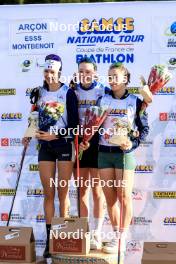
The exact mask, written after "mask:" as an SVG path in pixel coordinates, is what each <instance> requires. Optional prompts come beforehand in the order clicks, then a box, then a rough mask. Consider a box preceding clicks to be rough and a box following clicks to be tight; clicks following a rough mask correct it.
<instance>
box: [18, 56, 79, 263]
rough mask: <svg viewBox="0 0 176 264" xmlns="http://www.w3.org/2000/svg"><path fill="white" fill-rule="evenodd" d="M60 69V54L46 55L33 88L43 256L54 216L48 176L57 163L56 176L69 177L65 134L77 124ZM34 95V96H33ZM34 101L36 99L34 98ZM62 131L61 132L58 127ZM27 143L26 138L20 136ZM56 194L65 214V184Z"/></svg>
mask: <svg viewBox="0 0 176 264" xmlns="http://www.w3.org/2000/svg"><path fill="white" fill-rule="evenodd" d="M61 70H62V62H61V59H60V57H59V56H57V55H54V54H51V55H48V56H46V58H45V69H44V84H43V86H42V87H39V89H38V90H37V91H34V92H33V96H32V97H33V98H31V99H34V102H35V103H36V106H37V110H38V115H39V120H38V125H39V130H38V131H37V133H36V138H37V139H38V141H39V154H38V161H39V173H40V178H41V182H42V185H43V189H44V211H45V218H46V231H47V241H46V248H45V251H44V257H46V258H47V257H50V254H49V234H50V228H51V219H52V217H53V216H54V209H55V208H54V197H55V186H53V185H52V186H50V179H55V173H56V163H57V168H58V180H59V181H61V180H65V181H66V182H68V181H69V180H70V178H71V175H72V171H73V164H74V160H75V158H74V155H75V151H74V145H73V139H74V138H73V135H72V134H68V131H71V129H70V128H76V127H77V125H78V103H77V97H76V95H75V93H74V92H73V90H72V89H70V88H69V87H67V86H66V85H65V84H63V83H61V82H60V81H59V79H60V74H61ZM35 97H37V100H36V98H35ZM36 101H37V102H36ZM51 126H55V127H56V128H57V129H58V135H55V134H51V133H50V127H51ZM63 129H64V131H65V135H63V131H62V133H59V132H61V130H63ZM23 143H24V144H28V139H27V138H24V139H23ZM58 196H59V202H60V216H61V217H66V216H68V215H67V214H68V209H69V201H68V184H67V185H66V186H65V187H62V188H61V186H60V185H59V184H58Z"/></svg>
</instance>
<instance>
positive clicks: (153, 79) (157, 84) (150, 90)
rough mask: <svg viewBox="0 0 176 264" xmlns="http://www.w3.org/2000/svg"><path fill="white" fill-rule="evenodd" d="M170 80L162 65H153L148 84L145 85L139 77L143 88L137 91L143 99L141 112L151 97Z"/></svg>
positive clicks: (142, 78) (166, 70)
mask: <svg viewBox="0 0 176 264" xmlns="http://www.w3.org/2000/svg"><path fill="white" fill-rule="evenodd" d="M171 78H172V75H171V73H170V72H169V71H168V68H167V67H166V66H164V65H154V66H153V67H152V68H151V71H150V74H149V78H148V82H147V83H146V81H145V79H144V77H143V76H141V83H142V85H143V87H142V88H141V89H140V90H139V92H140V94H141V95H142V96H143V98H144V102H143V104H142V109H141V111H142V112H143V111H144V110H145V109H146V107H147V106H148V103H151V101H152V95H154V94H156V93H157V92H158V91H159V90H160V89H161V88H163V86H164V85H165V84H166V83H167V82H168V81H169V80H170V79H171Z"/></svg>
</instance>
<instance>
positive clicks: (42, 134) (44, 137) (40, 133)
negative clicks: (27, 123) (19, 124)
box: [36, 130, 58, 141]
mask: <svg viewBox="0 0 176 264" xmlns="http://www.w3.org/2000/svg"><path fill="white" fill-rule="evenodd" d="M36 138H37V139H40V140H45V141H51V140H55V139H58V136H56V135H55V134H50V133H49V132H44V131H41V130H38V131H37V132H36Z"/></svg>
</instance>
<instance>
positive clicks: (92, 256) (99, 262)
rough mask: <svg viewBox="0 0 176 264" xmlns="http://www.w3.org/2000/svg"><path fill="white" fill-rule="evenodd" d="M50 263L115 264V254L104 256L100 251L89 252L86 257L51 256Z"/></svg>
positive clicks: (116, 259)
mask: <svg viewBox="0 0 176 264" xmlns="http://www.w3.org/2000/svg"><path fill="white" fill-rule="evenodd" d="M52 263H58V264H71V263H72V264H94V263H95V264H117V263H118V255H117V254H105V253H103V252H101V251H100V250H97V251H95V250H93V251H90V253H89V254H88V255H63V254H55V255H52Z"/></svg>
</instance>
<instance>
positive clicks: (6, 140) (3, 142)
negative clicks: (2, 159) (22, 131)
mask: <svg viewBox="0 0 176 264" xmlns="http://www.w3.org/2000/svg"><path fill="white" fill-rule="evenodd" d="M1 146H3V147H5V146H9V139H8V138H1Z"/></svg>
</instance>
